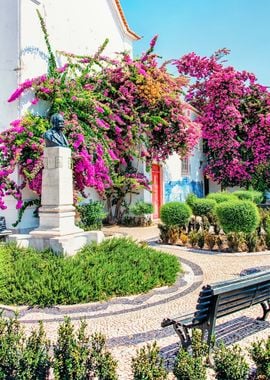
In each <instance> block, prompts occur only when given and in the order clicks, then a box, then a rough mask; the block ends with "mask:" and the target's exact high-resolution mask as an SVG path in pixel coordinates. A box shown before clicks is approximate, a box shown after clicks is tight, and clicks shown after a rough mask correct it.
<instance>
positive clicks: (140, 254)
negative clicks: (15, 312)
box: [0, 238, 180, 306]
mask: <svg viewBox="0 0 270 380" xmlns="http://www.w3.org/2000/svg"><path fill="white" fill-rule="evenodd" d="M0 264H1V265H0V284H1V286H0V303H3V304H9V305H12V304H17V305H39V306H48V305H55V304H76V303H83V302H84V303H85V302H91V301H98V300H105V299H108V298H110V297H114V296H123V295H128V294H138V293H144V292H147V291H149V290H150V289H152V288H154V287H159V286H163V285H171V284H173V283H174V282H175V280H176V276H177V274H178V273H179V271H180V264H179V261H178V260H177V259H176V258H175V257H174V256H171V255H169V254H166V253H163V252H159V251H156V250H154V249H152V248H150V247H148V246H142V245H138V244H136V243H135V242H134V241H132V240H130V239H126V238H121V239H116V238H113V239H108V240H105V241H104V242H103V243H101V244H100V245H95V244H92V245H88V246H85V247H84V248H83V249H82V250H81V251H80V252H79V253H78V254H77V255H76V256H74V257H67V258H64V257H62V256H56V255H55V254H53V253H51V252H49V251H45V252H37V251H35V250H33V249H20V248H17V247H15V246H14V245H0Z"/></svg>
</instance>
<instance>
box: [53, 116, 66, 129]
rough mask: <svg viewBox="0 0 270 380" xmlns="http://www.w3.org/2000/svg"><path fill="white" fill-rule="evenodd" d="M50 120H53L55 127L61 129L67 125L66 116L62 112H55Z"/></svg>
mask: <svg viewBox="0 0 270 380" xmlns="http://www.w3.org/2000/svg"><path fill="white" fill-rule="evenodd" d="M50 122H51V125H52V127H53V128H54V129H59V130H61V131H63V129H64V127H65V125H64V118H63V116H62V115H61V114H60V113H54V114H53V115H52V116H51V120H50Z"/></svg>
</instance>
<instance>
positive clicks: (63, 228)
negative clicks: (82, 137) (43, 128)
mask: <svg viewBox="0 0 270 380" xmlns="http://www.w3.org/2000/svg"><path fill="white" fill-rule="evenodd" d="M41 205H42V206H41V207H40V209H39V218H40V224H39V227H38V228H36V229H35V230H33V231H31V232H30V234H29V235H19V234H16V235H15V234H14V235H11V236H10V237H9V240H10V241H16V242H17V244H18V245H19V246H23V247H28V246H31V247H34V248H36V249H39V250H43V249H46V248H51V249H52V250H53V251H54V252H61V253H65V254H67V255H73V254H75V253H76V252H77V251H78V250H79V249H80V248H81V247H82V246H84V245H85V244H87V243H89V242H91V241H95V242H98V243H100V242H101V241H102V240H103V238H104V235H103V233H102V232H101V231H89V232H84V231H83V230H82V229H81V228H78V227H77V226H75V207H74V206H73V183H72V161H71V150H70V149H69V148H64V147H46V148H45V151H44V169H43V174H42V192H41Z"/></svg>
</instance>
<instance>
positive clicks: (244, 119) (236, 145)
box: [174, 50, 270, 187]
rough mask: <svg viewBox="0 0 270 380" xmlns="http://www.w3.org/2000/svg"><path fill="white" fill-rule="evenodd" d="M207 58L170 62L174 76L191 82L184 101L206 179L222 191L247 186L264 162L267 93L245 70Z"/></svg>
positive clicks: (269, 155)
mask: <svg viewBox="0 0 270 380" xmlns="http://www.w3.org/2000/svg"><path fill="white" fill-rule="evenodd" d="M227 53H228V51H227V50H220V51H219V52H217V53H216V54H214V55H213V56H212V57H210V58H207V57H200V56H198V55H196V54H195V53H191V54H187V55H185V56H183V57H182V58H181V59H179V60H177V61H175V62H174V64H175V65H176V66H177V68H178V71H179V73H180V74H185V75H189V76H191V77H193V78H195V79H196V81H195V83H194V84H192V85H191V86H190V88H189V90H188V93H187V96H186V99H187V101H189V102H190V103H191V104H192V105H193V106H195V107H196V108H197V110H198V111H199V112H200V115H199V116H198V122H200V123H201V125H202V135H203V138H204V141H205V144H206V148H207V158H208V163H207V167H206V169H205V172H206V174H207V175H208V176H209V177H210V178H212V180H213V181H215V182H218V183H220V184H222V185H223V186H224V187H226V186H236V185H240V186H248V185H249V184H251V183H252V179H253V176H254V175H255V173H256V172H257V170H258V168H261V166H262V165H267V164H269V162H270V92H269V90H268V88H267V87H265V86H262V85H260V84H258V82H257V80H256V77H255V76H254V75H253V74H251V73H248V72H246V71H237V70H235V69H234V68H233V67H230V66H225V65H224V64H222V63H220V62H219V59H220V58H221V57H222V55H226V54H227Z"/></svg>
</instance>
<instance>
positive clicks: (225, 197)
mask: <svg viewBox="0 0 270 380" xmlns="http://www.w3.org/2000/svg"><path fill="white" fill-rule="evenodd" d="M206 199H213V200H214V201H216V202H217V203H222V202H227V201H230V200H232V199H235V196H234V195H233V194H231V193H225V192H219V193H211V194H208V195H207V197H206Z"/></svg>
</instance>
